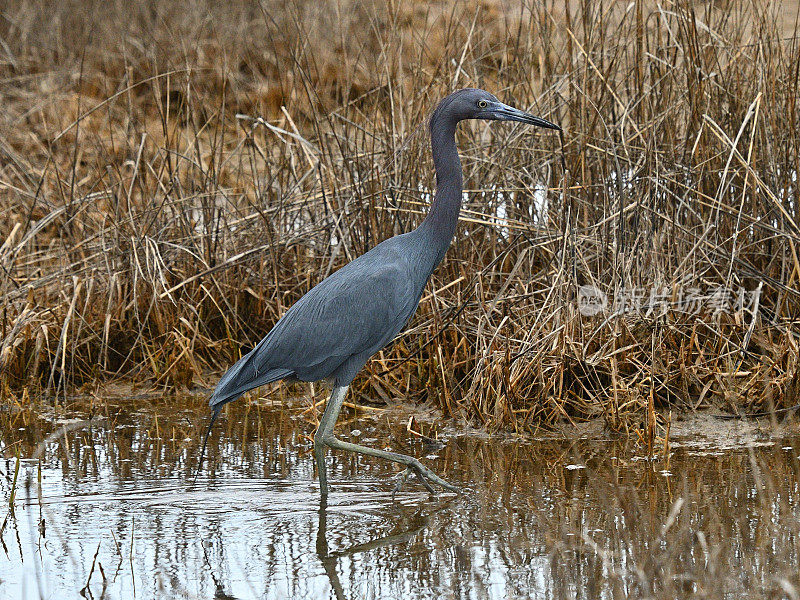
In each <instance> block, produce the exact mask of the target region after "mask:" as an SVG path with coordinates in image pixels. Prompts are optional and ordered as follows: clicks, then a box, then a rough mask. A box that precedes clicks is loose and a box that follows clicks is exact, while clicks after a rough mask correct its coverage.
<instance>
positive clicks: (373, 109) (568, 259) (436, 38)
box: [0, 0, 800, 431]
mask: <svg viewBox="0 0 800 600" xmlns="http://www.w3.org/2000/svg"><path fill="white" fill-rule="evenodd" d="M795 15H796V6H795V5H788V4H787V5H780V4H779V3H773V2H766V1H762V0H756V1H754V2H751V3H741V2H734V1H726V0H722V1H720V2H713V3H696V2H688V1H685V0H680V1H675V2H670V1H668V2H666V3H663V2H662V3H661V4H657V3H654V2H647V1H636V2H631V3H616V2H615V3H611V2H588V1H580V2H578V1H576V2H572V3H567V4H566V5H564V3H560V2H554V1H550V0H548V1H546V2H544V3H541V2H535V3H533V2H531V3H523V4H522V5H521V6H519V5H514V6H512V5H505V4H502V3H500V2H495V1H493V0H484V1H483V2H480V3H476V4H455V5H451V4H449V3H448V4H445V3H399V2H394V3H388V4H386V5H380V6H377V5H376V6H364V5H361V4H360V3H353V2H346V3H338V4H337V3H334V4H323V5H319V4H318V3H316V2H305V1H302V0H299V1H297V2H294V3H292V4H289V5H288V6H287V5H285V4H284V3H282V2H262V3H261V5H260V6H259V5H256V4H253V3H246V2H242V3H235V4H233V5H231V4H226V5H225V6H224V7H223V6H221V5H217V4H216V3H207V2H203V1H200V2H197V3H194V4H193V5H192V6H191V8H189V9H187V8H186V7H185V6H184V7H179V6H178V5H177V4H173V3H170V2H162V1H159V0H152V1H150V2H144V3H139V4H137V5H136V6H135V7H134V8H132V7H131V5H130V4H129V3H123V2H119V1H117V0H108V1H106V2H102V3H99V2H96V3H91V4H89V5H87V4H85V3H82V2H61V3H54V2H49V1H46V0H43V1H41V2H38V3H33V4H31V3H25V4H24V5H23V4H22V3H17V4H15V5H14V4H12V5H10V6H8V7H7V8H6V9H5V11H4V12H3V14H2V16H0V42H1V43H0V77H2V84H1V85H0V97H2V105H3V111H2V114H0V215H2V218H1V219H0V243H1V244H2V247H1V248H0V266H1V267H2V269H0V293H2V296H3V306H2V315H0V322H1V323H2V325H1V327H2V330H1V331H0V333H1V334H2V342H0V386H2V393H3V395H4V397H5V398H6V399H9V398H11V397H12V396H13V397H16V398H19V397H21V392H20V390H22V389H23V388H27V389H28V390H29V391H30V390H31V389H38V390H40V391H43V392H46V393H47V394H49V395H53V394H55V395H56V396H57V395H60V394H63V393H64V392H65V390H68V389H72V388H75V387H77V386H82V385H93V384H94V383H95V382H98V381H102V380H109V379H113V378H119V377H123V376H124V377H128V378H133V379H135V380H138V381H141V382H143V384H146V385H149V386H159V387H164V388H170V387H175V386H180V385H189V384H190V383H191V382H195V383H203V384H206V385H213V383H214V382H215V380H216V373H218V372H220V371H221V370H223V369H224V368H226V367H227V366H228V365H230V363H231V361H233V360H234V359H235V358H237V357H238V356H239V352H240V347H243V348H244V349H247V348H249V347H251V346H252V345H253V344H255V343H256V342H257V341H258V339H260V338H261V336H262V335H263V334H264V333H265V332H266V331H267V330H268V329H269V327H270V326H271V325H272V324H273V323H274V322H275V321H276V320H277V319H278V318H279V317H280V315H281V314H282V313H283V312H284V311H285V309H286V308H287V307H288V306H290V305H291V304H292V303H293V302H294V301H295V300H297V299H298V298H299V297H300V296H301V295H302V294H303V293H304V292H306V291H307V290H308V289H310V287H312V286H313V285H314V284H316V283H317V282H319V281H320V280H321V279H322V278H324V277H325V276H326V275H327V274H329V273H330V272H331V271H332V270H334V269H336V268H338V267H339V266H341V265H342V264H344V263H345V262H346V261H348V260H350V259H352V258H353V257H355V256H357V255H359V254H360V253H362V252H364V251H366V250H367V249H368V248H370V247H371V246H372V245H374V244H375V243H376V242H378V241H380V240H382V239H384V238H386V237H388V236H391V235H394V234H396V233H399V232H402V231H407V230H409V229H411V228H412V227H414V226H415V225H416V224H417V223H418V222H419V221H420V219H421V218H422V216H423V215H424V212H425V210H426V204H427V202H428V199H429V196H430V193H431V191H432V190H433V187H434V181H433V176H432V165H431V163H430V159H429V154H428V147H427V141H426V139H425V127H424V126H423V125H424V123H425V119H426V115H427V114H428V112H429V111H430V110H431V109H432V108H433V106H434V104H435V102H436V100H437V99H438V98H440V97H441V96H443V95H444V94H446V93H448V92H449V91H450V90H452V89H454V88H458V87H465V86H476V87H484V88H487V89H490V90H493V91H494V92H496V93H497V95H498V96H500V97H501V98H502V99H505V100H508V101H509V102H513V103H514V104H516V105H518V106H520V107H523V108H527V109H530V110H532V111H533V112H536V113H538V114H541V115H542V116H544V117H546V118H549V119H551V120H554V121H556V122H559V123H560V124H561V125H562V126H564V128H565V131H566V135H565V144H564V146H563V159H564V163H563V164H564V165H565V166H566V169H567V170H566V171H564V169H563V168H562V162H561V157H562V154H561V148H560V147H559V142H558V139H557V137H555V136H547V135H536V134H532V133H531V131H530V130H527V129H523V128H516V127H513V126H502V125H501V126H489V125H486V124H468V125H466V126H464V127H462V131H461V133H460V138H459V139H460V147H461V150H462V162H463V164H464V172H465V183H466V186H467V187H468V194H467V195H468V198H467V201H466V203H465V207H464V210H463V213H462V216H463V223H462V225H461V227H460V231H459V233H458V234H457V239H456V241H455V242H454V245H453V247H452V248H451V250H450V252H449V254H448V257H447V259H446V261H445V262H444V263H443V264H442V266H440V268H439V269H438V270H437V272H436V273H435V274H434V277H433V280H432V282H431V284H430V286H429V294H428V295H427V296H426V297H425V298H424V300H423V302H422V304H421V306H420V310H419V312H418V314H417V316H416V317H415V319H414V320H413V321H412V323H411V326H410V327H409V329H408V331H407V332H405V333H404V334H403V335H402V336H401V338H400V339H399V341H398V342H397V343H395V344H394V345H393V346H391V347H390V348H388V349H387V350H385V351H384V352H382V353H380V354H379V355H378V356H377V357H376V359H375V360H373V361H372V362H370V363H369V365H368V367H367V369H366V370H365V372H364V373H363V374H362V376H360V378H359V379H358V380H357V381H356V385H355V389H356V390H357V392H358V393H360V394H361V395H362V396H363V397H368V398H372V399H378V398H380V399H391V398H394V397H403V398H411V399H421V400H426V399H427V400H429V401H430V402H432V403H433V404H435V405H436V406H437V407H439V408H440V409H441V410H442V411H443V412H444V414H445V415H448V416H455V417H464V418H469V419H471V420H472V421H474V422H475V423H478V424H481V425H483V426H486V427H488V428H500V427H503V428H511V429H515V430H518V431H521V430H526V429H529V428H531V427H536V426H538V425H539V424H542V423H544V424H546V423H550V422H553V421H555V420H561V419H568V420H569V419H572V420H574V419H582V418H585V417H590V416H596V415H603V416H604V418H605V419H606V420H607V422H608V423H609V425H610V426H612V427H613V428H616V429H620V428H623V429H625V428H628V427H629V426H631V425H633V426H637V427H638V424H640V423H642V422H643V419H644V420H645V421H647V422H648V423H650V422H651V419H653V418H654V416H653V415H654V413H655V410H656V409H659V408H664V407H669V408H674V409H675V410H686V409H691V408H695V407H700V406H707V405H709V404H713V405H716V406H718V407H720V408H723V409H725V410H737V411H749V410H758V409H769V408H773V407H781V406H790V405H793V404H796V403H797V402H798V401H799V400H798V385H799V384H798V381H800V374H799V373H798V353H799V352H798V339H797V335H798V325H797V323H796V319H797V315H798V308H799V307H800V303H798V300H799V298H798V294H800V292H799V291H798V285H797V282H798V278H800V261H799V260H798V250H797V243H798V242H800V225H798V216H800V205H798V201H797V200H798V172H799V171H800V152H799V151H798V150H799V148H798V146H799V145H800V136H798V113H797V90H798V73H799V69H800V68H799V67H798V65H800V43H799V42H798V40H797V39H796V37H795V33H796V25H795ZM587 286H591V287H587ZM594 288H596V289H597V290H599V291H602V292H603V293H604V294H606V297H607V298H608V299H609V302H608V305H607V307H606V308H607V310H605V311H601V312H600V313H598V314H597V315H594V316H586V315H582V314H581V311H580V310H579V306H578V301H579V300H581V299H584V298H585V296H586V293H587V290H589V291H591V290H592V289H594ZM756 292H758V293H757V294H756ZM622 301H625V302H627V303H628V305H629V306H630V305H631V304H633V305H636V304H638V305H639V306H638V309H636V310H630V311H625V312H622V311H617V313H616V314H615V312H614V311H615V310H616V309H619V308H621V302H622ZM240 345H241V346H240ZM647 415H649V418H646V417H647ZM648 429H649V430H650V431H652V428H648Z"/></svg>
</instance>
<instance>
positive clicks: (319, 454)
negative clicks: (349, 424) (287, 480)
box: [314, 386, 349, 496]
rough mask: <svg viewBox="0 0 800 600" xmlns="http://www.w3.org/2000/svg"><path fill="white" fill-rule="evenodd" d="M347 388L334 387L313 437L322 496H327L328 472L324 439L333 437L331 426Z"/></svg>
mask: <svg viewBox="0 0 800 600" xmlns="http://www.w3.org/2000/svg"><path fill="white" fill-rule="evenodd" d="M348 387H349V386H340V387H334V388H333V391H332V392H331V397H330V398H328V401H327V402H326V403H325V412H323V413H322V419H320V421H319V427H318V428H317V433H316V434H315V435H314V458H315V459H316V462H317V473H318V474H319V491H320V493H321V494H322V495H323V496H327V495H328V471H327V468H326V467H325V446H326V443H325V438H326V437H333V426H334V425H336V419H338V418H339V412H340V411H341V410H342V403H343V402H344V397H345V396H346V395H347V388H348Z"/></svg>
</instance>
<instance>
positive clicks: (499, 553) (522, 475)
mask: <svg viewBox="0 0 800 600" xmlns="http://www.w3.org/2000/svg"><path fill="white" fill-rule="evenodd" d="M126 406H127V405H126V404H125V403H124V402H122V401H120V402H118V403H116V404H114V403H109V404H106V405H105V406H104V407H103V410H100V412H101V413H102V416H101V417H100V418H99V419H93V421H92V422H91V423H90V424H87V423H79V422H72V421H67V422H64V421H62V422H59V423H58V424H55V423H54V421H53V419H41V418H34V417H32V416H31V415H27V417H23V416H19V417H11V418H10V419H9V420H8V422H7V423H6V424H5V428H4V430H3V432H2V433H3V438H4V440H3V447H4V448H5V456H6V459H5V460H4V461H3V463H2V480H3V484H2V486H3V488H2V489H3V499H5V500H6V501H7V499H8V498H9V495H10V492H11V488H12V481H13V477H14V471H15V467H16V459H14V458H13V456H14V455H15V453H16V451H17V450H19V452H20V456H21V457H22V461H21V463H20V469H19V475H18V479H17V486H16V500H15V502H14V510H13V512H9V515H8V517H7V518H6V520H5V525H4V526H3V531H2V536H1V538H2V543H3V546H2V548H0V598H14V599H16V598H24V599H27V598H40V597H41V598H80V597H81V590H83V597H87V598H134V597H135V598H268V599H277V598H298V599H300V598H315V599H316V598H348V599H354V600H355V599H359V600H361V599H378V598H386V599H398V598H437V599H438V598H459V599H461V598H463V599H476V600H479V599H516V598H587V599H588V598H629V597H642V598H645V597H654V598H674V597H687V598H688V597H698V598H700V597H702V598H745V597H769V598H784V597H785V598H796V597H798V596H797V594H800V577H799V576H798V571H799V569H798V560H800V521H799V520H798V518H799V517H800V508H799V507H798V497H799V496H798V494H799V492H800V489H799V488H798V480H799V475H798V473H799V472H800V469H798V459H797V457H798V450H800V438H797V439H796V438H794V437H791V436H790V435H788V434H787V429H786V428H784V429H783V430H782V431H783V432H782V433H781V434H780V435H776V434H773V433H771V428H770V426H769V425H768V424H762V425H757V426H752V425H750V424H747V425H745V424H739V423H725V424H723V425H715V422H714V421H713V420H709V419H706V420H700V421H698V422H696V423H694V424H693V425H692V426H689V427H688V428H686V429H685V432H684V435H685V436H686V437H685V438H684V445H683V446H681V445H680V441H679V440H678V441H676V443H675V445H674V446H673V449H672V454H671V458H670V461H669V464H668V465H667V464H666V463H665V462H664V461H662V460H658V461H654V462H653V461H648V460H645V457H644V456H643V454H642V449H641V447H639V446H637V445H635V444H633V443H631V442H627V443H626V442H625V441H621V440H615V439H610V438H608V437H607V438H605V439H595V440H572V441H537V442H531V441H520V440H507V439H506V440H500V439H488V438H485V437H484V438H478V437H451V438H450V439H447V440H446V445H444V447H442V448H436V447H434V446H429V445H425V444H424V443H423V442H421V441H419V439H418V438H416V437H415V436H413V435H410V434H409V433H408V432H407V431H406V429H405V427H404V424H397V423H396V424H394V425H391V426H387V425H386V421H387V420H388V419H387V418H386V416H385V415H378V416H376V417H374V418H370V417H365V418H360V419H358V420H350V421H349V422H346V423H345V424H344V425H343V426H342V427H340V429H339V430H340V431H341V437H342V438H344V439H351V440H358V441H360V442H361V443H365V444H367V445H372V446H376V447H391V448H393V449H396V450H399V451H403V452H408V453H412V454H414V455H416V456H419V457H424V460H425V462H426V463H427V464H428V465H430V466H431V467H432V468H434V469H435V470H436V471H437V472H439V473H441V474H442V475H444V476H445V477H446V478H448V479H449V480H451V481H452V482H454V483H457V484H459V485H461V486H464V488H465V493H464V494H463V495H461V496H457V497H456V496H453V495H445V494H442V495H440V496H439V497H436V498H431V497H430V496H429V495H428V494H427V493H425V492H424V491H422V488H421V487H420V486H419V485H418V484H416V483H415V482H410V483H409V484H407V486H406V488H405V489H404V490H403V491H402V492H400V493H399V494H398V495H397V497H396V501H394V502H393V501H392V497H391V490H392V487H393V480H392V479H391V477H392V476H393V475H394V473H395V469H394V468H393V466H391V465H387V464H385V463H383V462H381V461H377V460H373V459H368V458H364V457H354V456H349V455H340V454H335V455H333V456H331V455H329V461H330V462H329V465H330V467H329V476H330V477H331V478H332V486H333V487H332V491H331V496H330V498H329V501H328V505H327V506H321V505H320V498H319V493H318V488H317V483H316V479H315V474H314V470H313V456H312V453H311V439H310V436H311V435H312V434H313V431H314V425H313V422H312V421H311V419H310V418H307V417H304V416H303V414H302V413H301V410H299V409H297V408H294V409H291V410H290V409H286V408H268V407H255V406H253V407H250V408H244V407H241V406H240V407H238V408H237V410H238V412H236V411H233V412H231V413H230V414H229V415H228V417H227V418H226V419H223V421H222V422H221V423H220V424H219V427H218V429H217V430H216V431H215V434H214V435H213V436H212V439H211V443H210V457H209V458H210V463H211V465H212V466H213V468H214V470H213V473H212V474H209V471H208V470H206V471H205V472H204V473H203V475H202V476H201V477H200V478H199V479H198V481H197V484H196V485H191V473H192V469H193V467H194V465H195V464H196V460H197V452H198V444H197V440H198V438H199V432H200V428H201V427H202V425H203V420H202V419H201V416H204V415H205V413H204V411H203V410H202V408H201V407H202V402H198V401H194V402H189V403H188V404H186V406H183V407H179V408H177V409H176V408H174V407H173V406H172V405H169V404H166V403H162V404H158V403H153V404H148V405H147V406H146V407H145V408H143V409H141V410H138V411H131V410H130V409H127V408H126ZM26 421H27V422H26ZM692 427H694V429H692ZM715 427H718V428H720V431H716V432H714V431H712V432H711V434H710V436H709V437H710V439H704V438H703V437H702V436H701V435H700V434H699V433H698V432H700V433H702V432H704V431H706V430H707V429H714V428H715ZM676 429H679V428H676ZM791 429H792V428H791V427H789V428H788V431H791ZM427 431H428V430H427V428H426V433H427ZM65 432H66V433H65ZM48 436H50V440H49V441H48V442H47V443H45V444H42V443H41V442H42V440H45V439H46V438H48ZM445 437H446V436H445ZM37 449H38V451H40V452H41V462H40V461H39V460H35V459H33V457H34V456H35V454H36V452H37ZM40 465H41V468H40ZM40 475H41V491H40V492H39V486H38V483H37V479H38V477H39V476H40ZM26 481H27V482H29V484H28V485H27V486H26ZM5 510H6V509H5V508H4V509H3V511H4V512H5ZM93 565H94V567H93ZM87 582H88V586H87Z"/></svg>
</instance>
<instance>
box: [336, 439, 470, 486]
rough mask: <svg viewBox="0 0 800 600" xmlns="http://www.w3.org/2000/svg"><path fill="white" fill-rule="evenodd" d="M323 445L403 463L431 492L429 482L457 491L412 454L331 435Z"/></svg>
mask: <svg viewBox="0 0 800 600" xmlns="http://www.w3.org/2000/svg"><path fill="white" fill-rule="evenodd" d="M325 445H327V446H329V447H331V448H333V449H334V450H347V451H348V452H357V453H358V454H366V455H367V456H375V457H377V458H383V459H386V460H389V461H392V462H396V463H400V464H401V465H405V466H406V467H408V468H409V469H411V471H413V472H414V473H415V474H416V475H417V477H419V478H420V480H421V481H422V482H423V483H424V484H425V487H427V488H428V490H429V491H431V492H432V491H433V490H432V489H431V486H430V483H429V482H433V483H435V484H436V485H440V486H442V487H443V488H444V489H446V490H450V491H451V492H458V488H457V487H456V486H454V485H451V484H449V483H447V482H446V481H445V480H444V479H442V478H441V477H439V476H438V475H437V474H436V473H434V472H433V471H431V470H430V469H429V468H428V467H426V466H425V465H423V464H422V463H421V462H419V461H418V460H417V459H416V458H414V457H413V456H407V455H405V454H398V453H397V452H388V451H386V450H377V449H376V448H368V447H366V446H361V445H359V444H351V443H350V442H343V441H342V440H340V439H337V438H335V437H333V435H331V436H330V437H329V438H325Z"/></svg>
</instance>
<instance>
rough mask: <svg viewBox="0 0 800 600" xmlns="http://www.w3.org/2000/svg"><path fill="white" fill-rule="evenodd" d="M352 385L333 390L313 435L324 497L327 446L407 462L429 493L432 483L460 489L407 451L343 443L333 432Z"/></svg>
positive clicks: (325, 492)
mask: <svg viewBox="0 0 800 600" xmlns="http://www.w3.org/2000/svg"><path fill="white" fill-rule="evenodd" d="M348 387H349V386H341V387H334V388H333V392H331V397H330V398H329V399H328V402H327V404H326V405H325V412H324V413H323V414H322V419H321V420H320V422H319V428H318V429H317V433H316V435H315V436H314V454H315V456H316V459H317V470H318V471H319V482H320V492H321V493H322V495H323V496H327V495H328V482H327V477H326V475H327V473H326V470H325V454H324V453H325V450H324V447H325V446H328V447H329V448H333V449H334V450H347V451H348V452H356V453H358V454H365V455H367V456H374V457H376V458H383V459H385V460H389V461H391V462H396V463H400V464H401V465H405V466H406V467H407V468H408V469H410V470H411V471H413V472H414V474H415V475H416V476H417V477H418V478H419V479H420V481H421V482H422V483H423V484H424V485H425V487H426V488H427V489H428V491H429V492H431V493H433V491H434V490H433V488H432V487H431V484H430V482H433V483H435V484H436V485H440V486H442V487H443V488H444V489H446V490H450V491H451V492H458V488H457V487H455V486H454V485H451V484H449V483H447V482H446V481H445V480H444V479H442V478H441V477H439V476H438V475H437V474H436V473H434V472H433V471H431V470H430V469H428V468H427V467H426V466H425V465H423V464H422V463H421V462H419V461H418V460H417V459H416V458H414V457H413V456H407V455H405V454H398V453H397V452H388V451H386V450H377V449H375V448H368V447H367V446H361V445H359V444H351V443H350V442H343V441H342V440H340V439H337V438H336V437H335V436H334V435H333V427H334V425H335V424H336V419H337V418H338V417H339V412H340V411H341V410H342V404H343V403H344V397H345V395H346V394H347V388H348Z"/></svg>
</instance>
